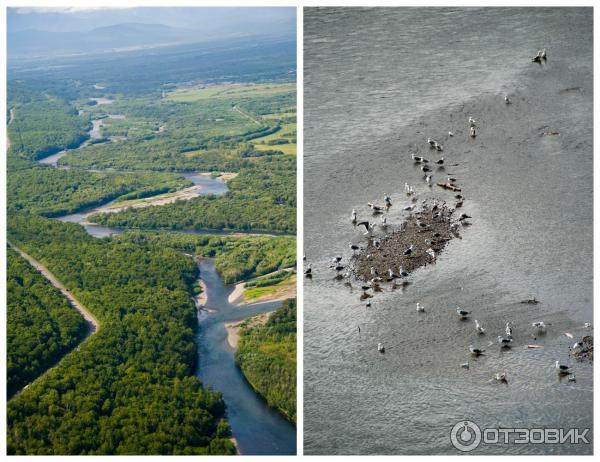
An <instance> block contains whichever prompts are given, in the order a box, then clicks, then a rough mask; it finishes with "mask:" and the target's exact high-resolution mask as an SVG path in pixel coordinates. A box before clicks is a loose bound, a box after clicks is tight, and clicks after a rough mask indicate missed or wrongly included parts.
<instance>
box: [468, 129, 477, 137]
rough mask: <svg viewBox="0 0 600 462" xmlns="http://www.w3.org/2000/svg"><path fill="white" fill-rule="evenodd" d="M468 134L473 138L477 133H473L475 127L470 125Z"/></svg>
mask: <svg viewBox="0 0 600 462" xmlns="http://www.w3.org/2000/svg"><path fill="white" fill-rule="evenodd" d="M469 135H470V136H471V138H475V137H476V136H477V133H475V127H471V130H470V131H469Z"/></svg>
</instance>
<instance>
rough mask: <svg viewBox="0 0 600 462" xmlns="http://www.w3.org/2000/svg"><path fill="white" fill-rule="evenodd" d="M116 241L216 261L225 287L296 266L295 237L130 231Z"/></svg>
mask: <svg viewBox="0 0 600 462" xmlns="http://www.w3.org/2000/svg"><path fill="white" fill-rule="evenodd" d="M112 239H114V240H117V241H125V242H130V243H132V244H136V245H138V246H143V247H148V246H158V247H169V248H172V249H175V250H178V251H180V252H184V253H187V254H193V255H198V256H201V257H211V258H215V267H216V269H217V272H218V273H219V275H220V276H221V278H222V279H223V281H224V282H225V284H233V283H236V282H239V281H243V280H246V279H250V278H253V277H256V276H262V275H264V274H268V273H271V272H273V271H277V270H278V269H282V268H289V267H292V266H295V265H296V238H295V237H291V236H278V237H268V236H238V237H233V236H208V235H200V234H183V233H169V232H143V231H129V232H126V233H124V234H121V235H117V236H114V237H113V238H112Z"/></svg>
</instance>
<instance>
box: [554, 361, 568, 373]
mask: <svg viewBox="0 0 600 462" xmlns="http://www.w3.org/2000/svg"><path fill="white" fill-rule="evenodd" d="M554 367H555V368H556V370H557V371H558V373H559V374H568V373H569V369H570V367H569V366H567V365H566V364H560V363H559V362H558V361H556V362H555V363H554Z"/></svg>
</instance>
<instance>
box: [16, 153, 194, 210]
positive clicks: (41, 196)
mask: <svg viewBox="0 0 600 462" xmlns="http://www.w3.org/2000/svg"><path fill="white" fill-rule="evenodd" d="M191 185H192V182H191V181H189V180H186V179H185V178H184V177H182V176H178V175H175V174H170V173H110V172H109V173H100V172H83V171H79V170H57V169H55V168H52V167H46V166H37V165H33V166H31V168H29V169H20V170H15V171H11V174H10V175H9V176H8V186H7V194H8V209H9V210H11V211H13V210H14V211H19V210H26V211H29V212H32V213H38V214H40V215H43V216H46V217H56V216H61V215H66V214H71V213H75V212H79V211H81V210H85V209H88V208H91V207H97V206H100V205H102V204H105V203H107V202H108V201H111V200H114V199H133V198H141V197H147V196H153V195H155V194H161V193H166V192H172V191H177V190H179V189H181V188H185V187H188V186H191Z"/></svg>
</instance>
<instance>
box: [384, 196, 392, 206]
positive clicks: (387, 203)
mask: <svg viewBox="0 0 600 462" xmlns="http://www.w3.org/2000/svg"><path fill="white" fill-rule="evenodd" d="M383 202H385V206H386V207H391V206H392V198H391V197H390V196H389V195H387V194H386V195H384V196H383Z"/></svg>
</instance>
